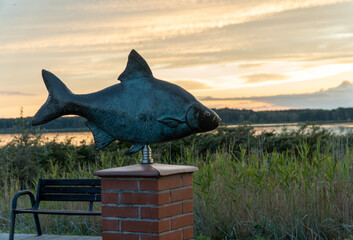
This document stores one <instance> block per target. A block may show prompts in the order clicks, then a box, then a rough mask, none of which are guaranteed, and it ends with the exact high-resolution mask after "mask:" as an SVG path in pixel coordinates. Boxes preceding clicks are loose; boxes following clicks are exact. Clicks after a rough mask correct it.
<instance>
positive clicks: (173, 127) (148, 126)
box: [32, 50, 220, 154]
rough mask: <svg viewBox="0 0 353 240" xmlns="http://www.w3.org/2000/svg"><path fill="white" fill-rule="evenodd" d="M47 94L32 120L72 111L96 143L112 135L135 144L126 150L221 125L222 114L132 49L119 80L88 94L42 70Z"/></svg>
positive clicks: (40, 121)
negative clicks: (159, 72) (159, 73)
mask: <svg viewBox="0 0 353 240" xmlns="http://www.w3.org/2000/svg"><path fill="white" fill-rule="evenodd" d="M42 76H43V80H44V83H45V86H46V88H47V89H48V92H49V96H48V99H47V101H46V102H45V103H44V105H43V106H42V107H41V108H40V109H39V111H38V112H37V113H36V114H35V116H34V117H33V120H32V125H33V126H36V125H39V124H43V123H47V122H49V121H51V120H54V119H56V118H58V117H60V116H63V115H68V114H74V115H79V116H81V117H84V118H86V119H87V122H86V125H87V126H88V128H89V129H90V130H91V131H92V133H93V137H94V141H95V148H96V149H97V150H99V149H101V148H104V147H105V146H107V145H108V144H110V143H111V142H112V141H114V140H119V141H126V142H130V143H132V144H133V146H132V147H131V148H130V149H129V150H127V151H126V152H125V153H126V154H132V153H136V152H138V151H139V150H141V149H142V148H143V147H144V146H145V145H148V144H151V143H161V142H166V141H171V140H174V139H179V138H183V137H186V136H189V135H191V134H194V133H198V132H206V131H210V130H213V129H215V128H217V127H218V125H219V122H220V118H219V116H218V115H217V114H216V113H215V112H214V111H212V110H211V109H209V108H207V107H205V106H204V105H202V104H201V103H200V102H199V101H197V100H196V98H195V97H194V96H193V95H191V94H190V93H189V92H187V91H186V90H184V89H183V88H181V87H179V86H177V85H175V84H172V83H169V82H166V81H162V80H158V79H156V78H155V77H154V76H153V75H152V71H151V69H150V68H149V66H148V64H147V62H146V61H145V60H144V59H143V58H142V57H141V56H140V55H139V54H138V53H137V52H136V51H135V50H132V51H131V52H130V54H129V57H128V62H127V66H126V69H125V70H124V71H123V72H122V73H121V74H120V76H119V77H118V80H120V81H121V83H118V84H115V85H113V86H110V87H108V88H105V89H103V90H101V91H98V92H94V93H90V94H73V93H72V92H71V91H70V90H69V89H68V88H67V87H66V86H65V84H64V83H63V82H62V81H61V80H60V79H59V78H58V77H56V76H55V75H54V74H52V73H51V72H48V71H46V70H44V69H43V70H42Z"/></svg>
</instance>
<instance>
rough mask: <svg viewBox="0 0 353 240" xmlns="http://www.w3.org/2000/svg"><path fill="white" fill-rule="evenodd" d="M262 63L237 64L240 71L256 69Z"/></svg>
mask: <svg viewBox="0 0 353 240" xmlns="http://www.w3.org/2000/svg"><path fill="white" fill-rule="evenodd" d="M262 65H263V63H244V64H239V66H238V67H239V68H240V69H248V68H256V67H261V66H262Z"/></svg>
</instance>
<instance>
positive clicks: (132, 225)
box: [121, 219, 170, 233]
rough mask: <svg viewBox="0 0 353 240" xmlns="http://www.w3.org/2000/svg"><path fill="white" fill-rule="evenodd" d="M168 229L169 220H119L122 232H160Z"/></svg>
mask: <svg viewBox="0 0 353 240" xmlns="http://www.w3.org/2000/svg"><path fill="white" fill-rule="evenodd" d="M169 230H170V221H169V219H168V220H163V221H155V222H150V221H142V220H141V221H136V220H121V231H122V232H145V233H161V232H165V231H169Z"/></svg>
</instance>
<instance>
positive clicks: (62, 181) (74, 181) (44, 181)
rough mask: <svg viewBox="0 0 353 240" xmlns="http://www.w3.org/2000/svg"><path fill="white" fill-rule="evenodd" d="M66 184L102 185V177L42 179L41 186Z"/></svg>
mask: <svg viewBox="0 0 353 240" xmlns="http://www.w3.org/2000/svg"><path fill="white" fill-rule="evenodd" d="M48 185H65V186H70V185H72V186H100V185H101V180H100V179H41V186H48Z"/></svg>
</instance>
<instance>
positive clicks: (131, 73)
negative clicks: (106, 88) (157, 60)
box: [118, 49, 153, 82]
mask: <svg viewBox="0 0 353 240" xmlns="http://www.w3.org/2000/svg"><path fill="white" fill-rule="evenodd" d="M150 77H153V75H152V71H151V69H150V67H149V66H148V64H147V62H146V61H145V59H143V57H141V55H140V54H138V53H137V52H136V51H135V50H134V49H133V50H131V52H130V54H129V59H128V61H127V65H126V68H125V70H124V72H122V73H121V74H120V76H119V77H118V80H120V81H122V82H124V81H128V80H131V79H138V78H150Z"/></svg>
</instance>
